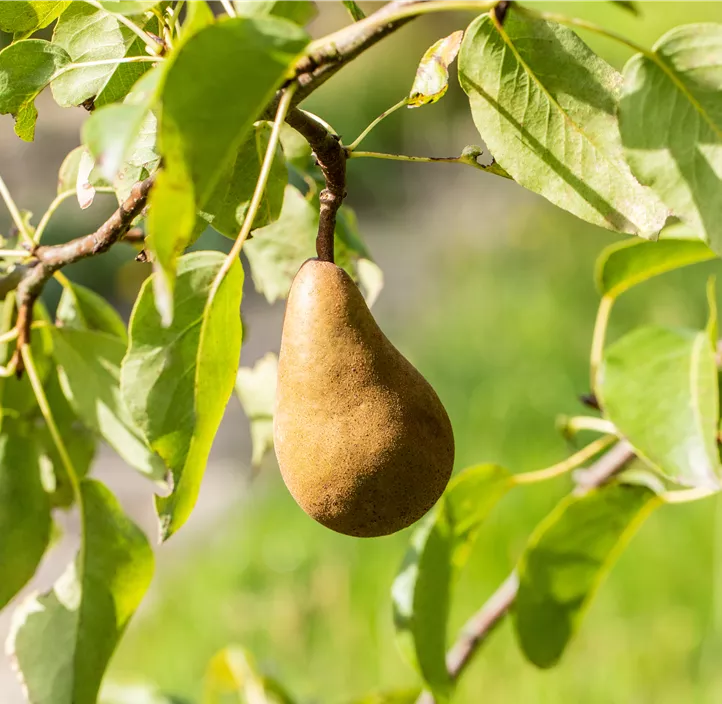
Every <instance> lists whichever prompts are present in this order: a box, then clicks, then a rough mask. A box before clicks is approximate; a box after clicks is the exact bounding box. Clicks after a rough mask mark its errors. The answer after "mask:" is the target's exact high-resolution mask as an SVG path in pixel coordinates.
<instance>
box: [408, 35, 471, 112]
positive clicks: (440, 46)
mask: <svg viewBox="0 0 722 704" xmlns="http://www.w3.org/2000/svg"><path fill="white" fill-rule="evenodd" d="M463 37H464V33H463V32H462V31H458V32H454V33H453V34H450V35H449V36H448V37H444V38H443V39H439V41H438V42H436V43H435V44H432V45H431V46H430V47H429V48H428V49H427V50H426V53H425V54H424V55H423V57H422V58H421V62H420V63H419V67H418V68H417V69H416V78H415V79H414V84H413V85H412V86H411V92H410V93H409V103H408V105H409V107H412V108H418V107H421V106H422V105H428V104H429V103H435V102H436V101H437V100H440V99H441V98H443V97H444V95H445V94H446V91H447V89H448V88H449V66H450V65H451V63H452V62H453V61H454V59H455V58H456V55H457V54H458V53H459V49H460V47H461V40H462V39H463Z"/></svg>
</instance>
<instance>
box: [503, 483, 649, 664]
mask: <svg viewBox="0 0 722 704" xmlns="http://www.w3.org/2000/svg"><path fill="white" fill-rule="evenodd" d="M660 503H661V501H660V500H659V498H658V497H657V496H656V495H655V493H654V492H653V491H652V490H651V489H649V488H648V487H646V486H642V485H626V484H617V483H614V484H608V485H605V486H603V487H601V488H600V489H595V490H592V491H590V492H589V493H587V494H584V495H582V496H569V497H568V498H566V499H564V500H563V501H562V502H561V503H560V504H559V505H558V506H557V507H556V509H555V510H554V511H553V512H552V513H551V514H549V516H547V518H546V519H545V520H544V521H542V523H540V524H539V526H538V527H537V529H536V530H535V531H534V533H533V535H532V536H531V538H530V539H529V543H528V544H527V547H526V549H525V550H524V554H523V555H522V557H521V560H520V561H519V568H518V575H519V591H518V594H517V598H516V601H515V604H514V607H513V611H512V615H513V620H514V627H515V629H516V634H517V637H518V639H519V644H520V645H521V649H522V650H523V651H524V655H525V656H526V657H527V659H528V660H529V661H530V662H532V663H534V664H535V665H536V666H537V667H553V666H554V665H555V664H556V663H557V662H558V660H559V658H560V657H561V656H562V654H563V652H564V649H565V648H566V646H567V644H568V643H569V641H570V640H571V638H572V637H573V636H574V634H575V633H576V631H577V630H578V628H579V625H580V623H581V620H582V618H583V616H584V614H585V612H586V609H587V607H588V606H589V603H590V602H591V600H592V597H593V596H594V594H595V593H596V590H597V589H598V587H599V585H600V583H601V582H602V580H603V579H604V577H605V576H606V575H607V573H608V572H609V570H610V569H611V567H612V565H613V563H614V561H615V560H616V558H617V557H618V556H619V554H620V553H621V552H622V550H623V549H624V548H625V547H626V545H627V543H628V542H629V540H630V539H631V538H632V536H633V535H634V533H635V532H636V530H637V529H638V528H639V526H640V525H641V524H642V521H643V520H644V519H645V518H646V517H647V516H648V515H649V513H650V512H651V511H652V509H653V508H655V507H656V506H658V505H659V504H660Z"/></svg>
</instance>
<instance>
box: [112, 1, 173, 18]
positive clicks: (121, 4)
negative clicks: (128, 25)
mask: <svg viewBox="0 0 722 704" xmlns="http://www.w3.org/2000/svg"><path fill="white" fill-rule="evenodd" d="M98 3H99V4H100V5H102V6H103V7H104V8H105V9H106V10H108V11H109V12H115V13H117V14H119V15H139V14H141V13H143V12H147V11H148V10H151V9H152V8H154V7H155V6H156V5H159V4H160V0H98Z"/></svg>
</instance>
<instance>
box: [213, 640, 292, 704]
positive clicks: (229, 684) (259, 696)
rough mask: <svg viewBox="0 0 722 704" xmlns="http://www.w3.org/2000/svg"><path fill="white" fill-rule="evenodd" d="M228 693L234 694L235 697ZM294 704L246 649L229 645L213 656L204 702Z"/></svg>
mask: <svg viewBox="0 0 722 704" xmlns="http://www.w3.org/2000/svg"><path fill="white" fill-rule="evenodd" d="M228 695H234V696H233V697H232V699H229V698H228ZM239 699H240V701H244V702H245V701H248V702H253V704H293V699H291V697H290V696H289V695H288V694H287V693H286V691H285V690H284V689H283V687H281V685H280V684H278V682H276V681H275V680H273V679H271V678H270V677H266V676H265V675H263V674H262V673H261V672H260V671H259V669H258V666H257V665H256V662H255V660H254V659H253V656H252V655H251V654H250V653H249V652H248V651H246V650H244V649H243V648H238V647H229V648H225V649H224V650H221V651H220V652H219V653H216V655H214V656H213V658H212V659H211V661H210V663H209V665H208V669H207V671H206V680H205V687H204V697H203V704H226V702H228V704H230V702H231V701H233V702H234V703H235V702H238V701H239Z"/></svg>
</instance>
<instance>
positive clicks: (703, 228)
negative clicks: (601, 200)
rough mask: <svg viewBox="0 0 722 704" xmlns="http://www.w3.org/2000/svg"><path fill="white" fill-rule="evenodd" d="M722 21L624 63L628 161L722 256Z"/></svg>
mask: <svg viewBox="0 0 722 704" xmlns="http://www.w3.org/2000/svg"><path fill="white" fill-rule="evenodd" d="M720 63H722V25H720V24H691V25H685V26H683V27H677V28H675V29H673V30H672V31H671V32H668V33H667V34H665V35H664V36H663V37H662V38H661V39H660V40H659V41H658V42H657V43H656V44H655V46H654V48H653V50H652V51H651V52H649V53H648V54H637V55H636V56H634V57H632V59H630V60H629V62H628V63H627V65H626V66H625V67H624V91H623V94H622V98H621V100H620V102H619V124H620V128H621V134H622V142H623V144H624V149H625V153H626V156H627V161H628V162H629V165H630V166H631V167H632V171H633V172H634V174H635V175H636V176H637V178H638V179H639V180H640V181H641V182H642V183H644V184H645V185H647V186H649V187H650V188H652V189H653V190H654V191H655V192H656V193H657V195H659V197H660V198H661V199H662V200H663V201H664V202H665V203H666V204H667V206H669V207H670V208H671V209H672V212H673V213H674V214H675V215H677V216H679V217H680V218H682V219H683V220H684V221H685V222H687V223H688V224H689V225H690V226H692V227H693V228H694V229H695V230H696V231H697V232H698V233H699V234H700V235H701V236H703V237H704V239H705V240H706V241H707V242H708V243H709V245H710V247H712V249H714V250H715V252H717V253H718V254H722V218H720V213H722V73H720V70H719V66H720Z"/></svg>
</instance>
